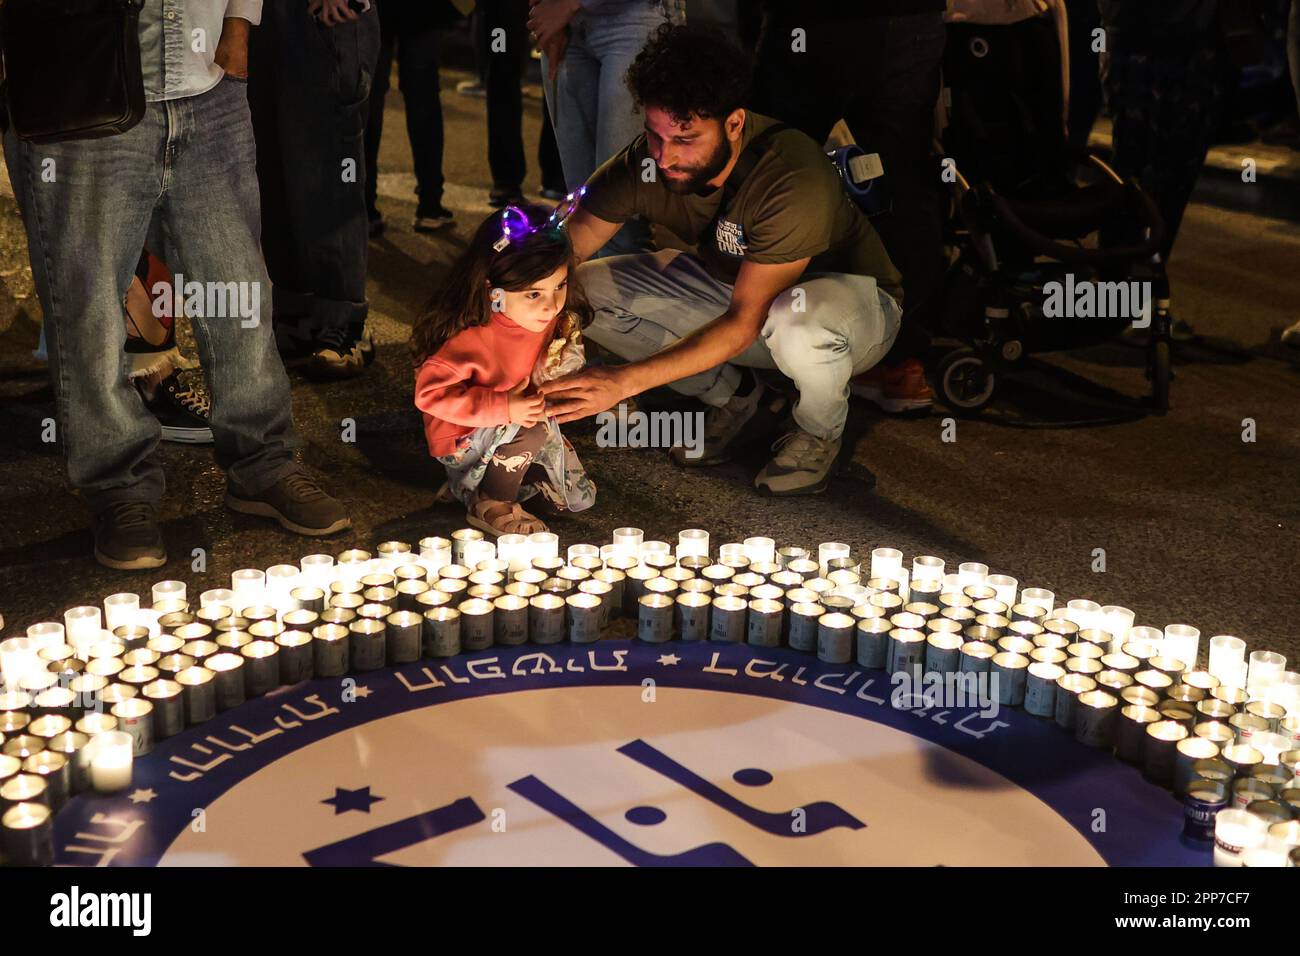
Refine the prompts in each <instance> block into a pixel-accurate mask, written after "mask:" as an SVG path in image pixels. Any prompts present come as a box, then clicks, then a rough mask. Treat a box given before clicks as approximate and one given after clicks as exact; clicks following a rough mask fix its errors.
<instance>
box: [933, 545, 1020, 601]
mask: <svg viewBox="0 0 1300 956" xmlns="http://www.w3.org/2000/svg"><path fill="white" fill-rule="evenodd" d="M943 566H944V565H943V558H936V557H935V556H934V555H931V554H919V555H917V556H916V557H914V558H913V559H912V580H913V581H942V580H943ZM1013 603H1014V602H1013Z"/></svg>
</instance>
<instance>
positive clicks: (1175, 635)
mask: <svg viewBox="0 0 1300 956" xmlns="http://www.w3.org/2000/svg"><path fill="white" fill-rule="evenodd" d="M1200 650H1201V632H1200V630H1199V629H1197V628H1195V627H1192V626H1191V625H1190V624H1168V625H1166V626H1165V630H1164V634H1163V635H1162V640H1161V644H1160V656H1162V657H1172V658H1173V659H1174V660H1179V661H1182V662H1183V663H1185V664H1186V665H1187V669H1188V670H1196V655H1197V654H1199V653H1200Z"/></svg>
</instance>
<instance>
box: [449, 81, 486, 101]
mask: <svg viewBox="0 0 1300 956" xmlns="http://www.w3.org/2000/svg"><path fill="white" fill-rule="evenodd" d="M456 92H457V93H459V94H460V95H461V96H473V97H476V98H477V97H483V96H487V87H486V86H484V85H483V83H482V81H481V80H461V81H460V82H459V83H457V84H456Z"/></svg>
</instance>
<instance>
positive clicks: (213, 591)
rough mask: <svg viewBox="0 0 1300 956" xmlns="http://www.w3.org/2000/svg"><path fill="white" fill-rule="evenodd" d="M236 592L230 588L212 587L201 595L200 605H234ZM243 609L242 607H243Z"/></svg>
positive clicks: (202, 606)
mask: <svg viewBox="0 0 1300 956" xmlns="http://www.w3.org/2000/svg"><path fill="white" fill-rule="evenodd" d="M234 601H235V592H234V591H232V590H231V589H230V588H210V589H209V590H207V591H204V592H203V593H201V594H200V595H199V607H201V608H204V607H217V606H222V605H224V606H225V607H234ZM241 610H242V609H241Z"/></svg>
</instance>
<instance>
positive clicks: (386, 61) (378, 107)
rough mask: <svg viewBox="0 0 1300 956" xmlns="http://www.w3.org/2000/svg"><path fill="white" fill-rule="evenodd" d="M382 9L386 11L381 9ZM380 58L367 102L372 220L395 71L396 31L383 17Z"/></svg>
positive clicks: (377, 217) (368, 200)
mask: <svg viewBox="0 0 1300 956" xmlns="http://www.w3.org/2000/svg"><path fill="white" fill-rule="evenodd" d="M381 9H382V8H381ZM380 31H381V33H380V43H379V57H378V59H377V60H376V62H375V79H374V82H373V83H372V84H371V86H370V99H369V100H368V101H367V103H366V212H367V215H368V216H369V217H370V221H371V222H372V223H373V222H376V221H377V220H380V219H382V217H381V216H380V215H379V207H378V199H379V144H380V141H381V140H382V139H383V136H384V101H385V100H386V99H387V98H388V87H389V85H390V83H391V77H392V72H393V28H392V25H391V23H390V22H389V21H387V20H385V18H383V17H382V16H381V17H380Z"/></svg>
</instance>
